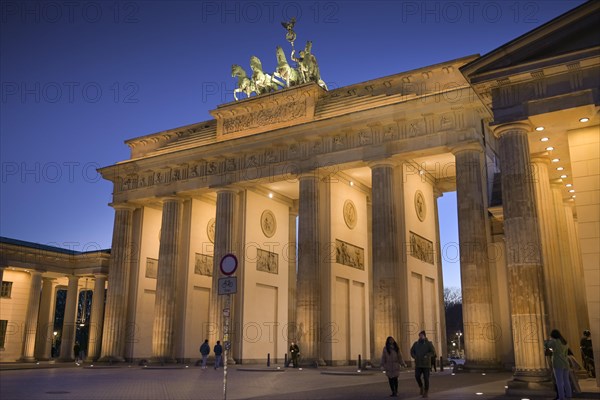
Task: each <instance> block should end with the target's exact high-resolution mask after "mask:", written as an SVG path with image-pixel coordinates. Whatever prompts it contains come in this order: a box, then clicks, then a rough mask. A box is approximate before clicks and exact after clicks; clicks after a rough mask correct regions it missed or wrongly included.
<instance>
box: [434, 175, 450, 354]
mask: <svg viewBox="0 0 600 400" xmlns="http://www.w3.org/2000/svg"><path fill="white" fill-rule="evenodd" d="M443 195H444V194H443V193H442V192H441V191H439V190H438V189H437V188H435V187H434V189H433V212H434V214H433V215H434V218H435V240H436V243H437V246H436V248H435V251H436V257H435V262H436V267H437V284H438V305H437V307H438V310H440V327H439V330H438V338H439V341H440V345H439V348H440V349H441V351H440V353H439V354H438V355H437V356H438V359H439V357H440V356H443V357H444V358H446V355H447V354H448V341H447V338H446V313H445V310H446V306H445V304H444V271H443V270H442V241H441V238H440V214H439V210H438V199H439V198H440V197H442V196H443Z"/></svg>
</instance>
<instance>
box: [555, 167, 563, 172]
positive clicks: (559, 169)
mask: <svg viewBox="0 0 600 400" xmlns="http://www.w3.org/2000/svg"><path fill="white" fill-rule="evenodd" d="M563 169H564V168H563V167H557V168H556V170H557V171H562V170H563Z"/></svg>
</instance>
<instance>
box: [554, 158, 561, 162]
mask: <svg viewBox="0 0 600 400" xmlns="http://www.w3.org/2000/svg"><path fill="white" fill-rule="evenodd" d="M559 161H560V158H553V159H552V162H559Z"/></svg>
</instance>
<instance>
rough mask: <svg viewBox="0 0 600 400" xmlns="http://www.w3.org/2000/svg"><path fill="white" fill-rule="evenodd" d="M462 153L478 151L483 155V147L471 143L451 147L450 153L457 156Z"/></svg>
mask: <svg viewBox="0 0 600 400" xmlns="http://www.w3.org/2000/svg"><path fill="white" fill-rule="evenodd" d="M461 151H477V152H480V153H483V146H482V145H481V143H479V142H469V143H461V144H459V145H456V146H452V147H450V152H451V153H452V154H454V155H455V156H456V154H457V153H460V152H461Z"/></svg>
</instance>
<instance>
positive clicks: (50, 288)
mask: <svg viewBox="0 0 600 400" xmlns="http://www.w3.org/2000/svg"><path fill="white" fill-rule="evenodd" d="M55 282H56V280H55V279H52V278H42V294H41V296H42V297H41V301H40V311H39V313H38V314H39V316H38V332H37V335H36V336H37V337H36V340H35V355H34V357H35V358H36V359H37V360H49V359H50V356H51V354H50V353H51V351H50V350H51V348H52V340H53V339H54V336H53V334H52V332H53V328H54V308H55V307H54V306H55V300H54V299H55V291H54V289H55V284H56V283H55Z"/></svg>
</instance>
